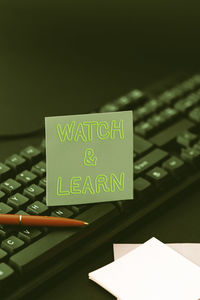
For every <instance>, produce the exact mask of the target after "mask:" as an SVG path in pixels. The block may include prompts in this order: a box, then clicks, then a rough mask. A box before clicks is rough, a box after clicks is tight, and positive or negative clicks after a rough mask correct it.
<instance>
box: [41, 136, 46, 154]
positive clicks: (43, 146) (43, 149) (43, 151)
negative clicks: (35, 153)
mask: <svg viewBox="0 0 200 300" xmlns="http://www.w3.org/2000/svg"><path fill="white" fill-rule="evenodd" d="M40 149H41V152H42V154H43V155H45V153H46V142H45V139H43V140H42V142H41V145H40Z"/></svg>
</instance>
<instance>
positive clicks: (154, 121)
mask: <svg viewBox="0 0 200 300" xmlns="http://www.w3.org/2000/svg"><path fill="white" fill-rule="evenodd" d="M147 121H148V122H149V123H150V124H151V126H152V128H154V129H157V130H158V129H161V128H162V127H163V125H164V124H165V122H166V118H164V117H163V116H161V114H157V115H153V116H152V117H151V118H149V119H148V120H147ZM155 131H156V130H154V132H155Z"/></svg>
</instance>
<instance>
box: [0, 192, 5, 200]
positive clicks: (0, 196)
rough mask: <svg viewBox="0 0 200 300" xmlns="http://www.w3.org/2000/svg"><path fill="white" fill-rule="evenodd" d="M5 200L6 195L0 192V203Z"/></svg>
mask: <svg viewBox="0 0 200 300" xmlns="http://www.w3.org/2000/svg"><path fill="white" fill-rule="evenodd" d="M5 199H6V194H5V193H4V192H2V191H0V201H4V200H5Z"/></svg>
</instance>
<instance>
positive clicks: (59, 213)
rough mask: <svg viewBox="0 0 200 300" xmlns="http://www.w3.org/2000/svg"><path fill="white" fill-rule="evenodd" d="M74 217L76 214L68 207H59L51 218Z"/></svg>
mask: <svg viewBox="0 0 200 300" xmlns="http://www.w3.org/2000/svg"><path fill="white" fill-rule="evenodd" d="M73 215H74V213H73V212H72V211H71V210H69V209H67V208H66V207H58V208H56V209H54V210H53V211H52V213H51V216H53V217H63V218H71V217H72V216H73Z"/></svg>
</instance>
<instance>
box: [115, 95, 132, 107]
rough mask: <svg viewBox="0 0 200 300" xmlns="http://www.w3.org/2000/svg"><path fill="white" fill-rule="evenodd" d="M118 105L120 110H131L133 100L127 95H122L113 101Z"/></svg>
mask: <svg viewBox="0 0 200 300" xmlns="http://www.w3.org/2000/svg"><path fill="white" fill-rule="evenodd" d="M113 104H114V105H116V106H117V107H118V110H129V109H132V108H133V101H132V99H131V98H129V97H127V96H123V97H120V98H119V99H117V100H116V101H114V102H113Z"/></svg>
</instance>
